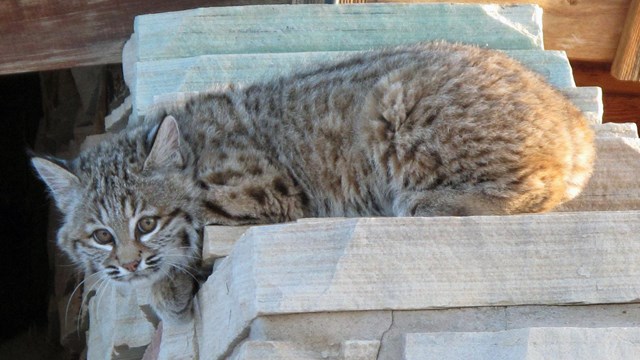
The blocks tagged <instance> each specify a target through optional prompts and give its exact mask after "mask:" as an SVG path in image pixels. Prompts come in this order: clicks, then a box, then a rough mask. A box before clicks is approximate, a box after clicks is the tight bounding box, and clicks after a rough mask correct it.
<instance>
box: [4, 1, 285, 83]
mask: <svg viewBox="0 0 640 360" xmlns="http://www.w3.org/2000/svg"><path fill="white" fill-rule="evenodd" d="M257 3H260V4H265V3H268V4H282V3H291V2H290V1H285V0H269V1H252V0H240V1H233V0H181V1H174V0H154V1H147V0H120V1H112V0H92V1H90V0H80V1H60V0H30V1H11V0H9V1H7V0H2V1H0V34H2V35H0V75H1V74H10V73H20V72H28V71H42V70H51V69H60V68H69V67H75V66H84V65H94V64H108V63H119V62H120V61H121V60H120V58H121V53H122V46H123V44H124V42H125V40H127V39H128V38H129V36H130V35H131V33H132V32H133V18H134V17H135V16H136V15H140V14H146V13H157V12H165V11H175V10H184V9H190V8H194V7H203V6H225V5H246V4H257Z"/></svg>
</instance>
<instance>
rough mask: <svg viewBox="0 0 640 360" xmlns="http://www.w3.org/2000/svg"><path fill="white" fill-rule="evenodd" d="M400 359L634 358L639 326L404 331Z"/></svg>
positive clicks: (639, 349)
mask: <svg viewBox="0 0 640 360" xmlns="http://www.w3.org/2000/svg"><path fill="white" fill-rule="evenodd" d="M404 350H405V351H404V356H403V359H404V360H418V359H420V360H429V359H434V360H435V359H438V360H442V359H447V360H457V359H460V360H467V359H477V360H484V359H486V360H494V359H504V360H521V359H527V360H538V359H539V360H544V359H584V360H591V359H601V360H609V359H621V360H625V359H626V360H632V359H637V358H638V354H640V328H600V329H593V328H524V329H515V330H508V331H498V332H475V333H472V332H448V333H431V334H407V335H406V336H405V349H404Z"/></svg>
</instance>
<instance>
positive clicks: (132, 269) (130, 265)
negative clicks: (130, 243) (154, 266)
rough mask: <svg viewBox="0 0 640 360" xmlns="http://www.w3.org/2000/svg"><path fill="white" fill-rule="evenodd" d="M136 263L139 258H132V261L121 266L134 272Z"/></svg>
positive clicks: (137, 263)
mask: <svg viewBox="0 0 640 360" xmlns="http://www.w3.org/2000/svg"><path fill="white" fill-rule="evenodd" d="M138 265H140V260H133V261H131V262H128V263H126V264H122V267H123V268H125V269H127V270H129V271H131V272H134V271H136V269H137V268H138Z"/></svg>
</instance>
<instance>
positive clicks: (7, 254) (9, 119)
mask: <svg viewBox="0 0 640 360" xmlns="http://www.w3.org/2000/svg"><path fill="white" fill-rule="evenodd" d="M42 116H43V112H42V98H41V92H40V77H39V74H37V73H27V74H20V75H8V76H0V144H1V147H0V149H1V151H0V166H1V170H0V234H2V235H1V236H0V264H1V268H0V289H1V290H0V298H1V299H0V304H1V305H0V324H1V326H0V340H5V339H8V338H11V337H12V336H14V335H16V334H18V333H20V332H22V331H25V330H27V329H29V328H31V327H34V326H43V325H45V324H46V322H47V298H48V292H49V286H50V280H51V275H50V274H49V271H48V269H49V264H48V256H47V244H46V233H47V221H48V220H47V219H48V217H47V213H48V209H49V203H48V199H47V197H46V195H45V191H44V187H43V185H42V184H41V183H40V182H39V181H38V180H37V179H36V177H35V176H34V173H33V172H32V170H31V167H30V164H29V159H28V156H27V153H26V150H27V149H28V148H31V149H32V148H33V147H34V146H35V140H36V133H37V131H38V126H39V121H40V119H41V118H42Z"/></svg>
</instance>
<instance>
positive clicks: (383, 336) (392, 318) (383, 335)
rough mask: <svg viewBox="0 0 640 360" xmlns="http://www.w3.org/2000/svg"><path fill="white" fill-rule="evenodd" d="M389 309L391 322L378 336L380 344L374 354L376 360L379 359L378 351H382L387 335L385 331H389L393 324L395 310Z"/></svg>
mask: <svg viewBox="0 0 640 360" xmlns="http://www.w3.org/2000/svg"><path fill="white" fill-rule="evenodd" d="M390 311H391V323H390V324H389V327H388V328H387V330H385V331H384V332H383V333H382V335H381V336H380V346H378V353H377V354H376V360H380V353H381V352H382V346H383V344H384V340H385V338H386V337H387V333H388V332H389V331H391V329H392V328H393V325H394V324H395V311H393V310H390Z"/></svg>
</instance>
